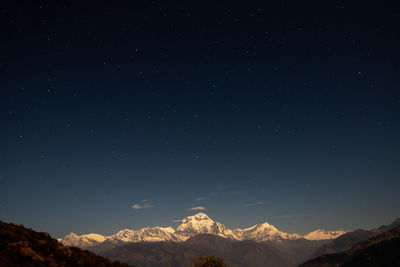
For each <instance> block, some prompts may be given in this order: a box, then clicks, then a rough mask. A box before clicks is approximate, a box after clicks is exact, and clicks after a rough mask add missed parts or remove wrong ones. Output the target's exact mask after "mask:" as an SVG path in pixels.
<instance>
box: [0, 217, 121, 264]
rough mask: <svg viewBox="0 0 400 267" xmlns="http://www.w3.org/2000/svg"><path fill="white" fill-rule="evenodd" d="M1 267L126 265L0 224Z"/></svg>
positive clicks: (13, 225)
mask: <svg viewBox="0 0 400 267" xmlns="http://www.w3.org/2000/svg"><path fill="white" fill-rule="evenodd" d="M0 266H110V267H111V266H120V267H122V266H128V265H127V264H123V263H119V262H112V261H110V260H108V259H105V258H103V257H100V256H97V255H96V254H94V253H92V252H89V251H83V250H81V249H79V248H76V247H67V246H64V245H62V244H61V243H59V242H58V241H57V240H56V239H53V238H51V237H50V235H49V234H48V233H38V232H35V231H33V230H30V229H26V228H25V227H23V226H22V225H15V224H11V223H4V222H1V221H0Z"/></svg>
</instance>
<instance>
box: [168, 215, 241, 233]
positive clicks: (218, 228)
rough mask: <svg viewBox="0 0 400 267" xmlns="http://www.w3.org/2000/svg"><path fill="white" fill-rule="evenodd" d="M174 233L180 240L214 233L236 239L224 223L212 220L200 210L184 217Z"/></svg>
mask: <svg viewBox="0 0 400 267" xmlns="http://www.w3.org/2000/svg"><path fill="white" fill-rule="evenodd" d="M176 234H177V235H178V236H179V238H180V239H182V240H186V239H188V238H189V237H193V236H195V235H198V234H214V235H219V236H222V237H225V238H229V239H237V236H235V235H234V234H233V233H232V231H231V230H229V229H227V228H226V227H225V225H223V224H222V223H219V222H215V221H213V220H212V219H211V218H210V217H208V216H207V214H204V213H202V212H200V213H197V214H195V215H193V216H188V217H186V218H184V219H183V220H182V223H181V224H180V225H179V226H178V228H177V229H176Z"/></svg>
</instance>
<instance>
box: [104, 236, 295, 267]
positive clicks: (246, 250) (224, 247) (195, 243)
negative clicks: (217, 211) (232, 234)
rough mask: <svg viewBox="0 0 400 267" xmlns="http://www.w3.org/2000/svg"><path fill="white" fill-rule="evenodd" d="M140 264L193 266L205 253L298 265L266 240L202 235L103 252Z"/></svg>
mask: <svg viewBox="0 0 400 267" xmlns="http://www.w3.org/2000/svg"><path fill="white" fill-rule="evenodd" d="M102 255H103V256H105V257H107V258H110V259H119V260H122V261H124V262H127V263H131V264H135V265H137V266H146V267H155V266H160V267H163V266H176V267H179V266H182V267H183V266H185V267H186V266H190V264H191V263H193V262H194V261H196V259H198V258H199V257H200V256H202V255H215V256H217V257H220V258H224V259H225V260H226V262H227V263H228V266H231V267H239V266H249V267H252V266H254V267H256V266H294V265H295V263H294V262H292V260H291V259H288V258H287V257H285V255H284V254H283V253H282V252H281V251H280V250H279V249H277V248H275V247H274V246H272V245H269V244H267V243H265V242H255V241H249V240H247V241H232V240H228V239H225V238H222V237H219V236H215V235H209V234H202V235H197V236H195V237H192V238H189V239H188V240H187V241H185V242H180V243H176V242H153V243H132V244H129V245H124V246H120V247H117V248H114V249H112V250H109V251H106V252H103V253H102Z"/></svg>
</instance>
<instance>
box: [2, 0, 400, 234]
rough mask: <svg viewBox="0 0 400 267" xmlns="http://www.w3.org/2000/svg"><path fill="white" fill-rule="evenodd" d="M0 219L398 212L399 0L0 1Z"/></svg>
mask: <svg viewBox="0 0 400 267" xmlns="http://www.w3.org/2000/svg"><path fill="white" fill-rule="evenodd" d="M2 14H3V15H2V16H1V18H0V20H1V21H2V22H3V23H2V25H4V29H3V35H2V37H0V38H1V40H2V42H1V44H0V47H1V48H2V49H0V50H1V52H0V66H1V68H2V72H1V79H0V88H1V90H0V121H1V131H0V137H1V138H0V147H1V166H0V220H2V221H6V222H12V223H16V224H23V225H26V226H27V227H30V228H33V229H35V230H38V231H44V232H48V233H50V234H51V235H52V236H56V237H60V236H65V235H66V234H68V233H70V232H74V233H90V232H93V233H101V234H104V235H109V234H111V233H115V232H117V231H119V230H121V229H125V228H127V229H139V228H142V227H145V226H154V225H158V226H176V225H177V224H178V223H177V222H173V221H174V220H175V221H176V220H179V219H182V218H185V217H187V216H188V215H189V214H192V213H193V212H204V213H206V214H208V215H209V216H210V217H211V218H212V219H213V220H215V221H218V222H221V223H223V224H224V225H226V226H227V227H228V228H230V229H233V228H244V227H250V226H252V225H255V224H257V223H261V222H268V223H270V224H272V225H274V226H275V227H277V228H278V229H279V230H281V231H284V232H288V233H299V234H305V233H308V232H311V231H313V230H315V229H327V230H336V229H339V228H343V229H345V230H352V229H357V228H363V229H370V228H373V227H378V226H380V225H382V224H388V223H391V221H392V220H393V219H394V218H396V217H397V216H399V215H400V207H399V205H398V203H400V194H399V193H398V188H400V179H399V177H400V164H399V162H400V142H399V141H398V140H399V136H400V90H399V88H400V80H399V79H398V77H399V70H400V66H399V62H400V50H399V49H398V47H400V38H399V35H398V27H397V25H400V6H399V4H398V3H394V4H390V5H388V4H382V3H362V4H358V3H344V2H343V3H342V2H335V3H325V2H323V3H322V2H321V3H314V4H313V5H312V6H311V7H310V6H307V5H304V4H303V3H300V2H297V1H293V2H290V1H289V2H286V1H285V2H282V3H280V2H279V3H264V2H261V3H260V2H256V1H250V2H246V3H229V2H228V3H225V2H218V3H212V4H209V3H204V2H202V3H193V2H191V3H178V2H175V1H170V2H158V1H135V2H132V3H129V4H126V5H123V4H120V3H113V4H110V3H97V5H96V6H92V5H89V4H87V3H80V4H74V3H66V2H65V3H64V2H63V3H61V2H49V3H47V2H31V1H26V2H24V1H22V2H18V3H8V4H5V5H4V6H3V8H2Z"/></svg>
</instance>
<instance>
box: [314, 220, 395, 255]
mask: <svg viewBox="0 0 400 267" xmlns="http://www.w3.org/2000/svg"><path fill="white" fill-rule="evenodd" d="M397 226H400V217H398V218H396V219H395V220H394V221H393V222H392V223H391V224H389V225H382V226H381V227H379V228H377V229H371V230H363V229H357V230H355V231H352V232H347V233H345V234H343V235H341V236H339V237H338V238H336V239H333V240H330V241H329V242H328V243H327V244H325V245H323V246H321V247H320V248H319V249H318V250H317V251H316V252H315V253H314V254H313V255H312V257H311V258H316V257H318V256H321V255H325V254H332V253H340V252H344V251H346V250H349V249H351V248H352V247H353V246H354V245H356V244H357V243H359V242H362V241H364V240H367V239H370V238H372V237H375V236H377V235H379V234H381V233H383V232H385V231H388V230H390V229H393V228H395V227H397Z"/></svg>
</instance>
